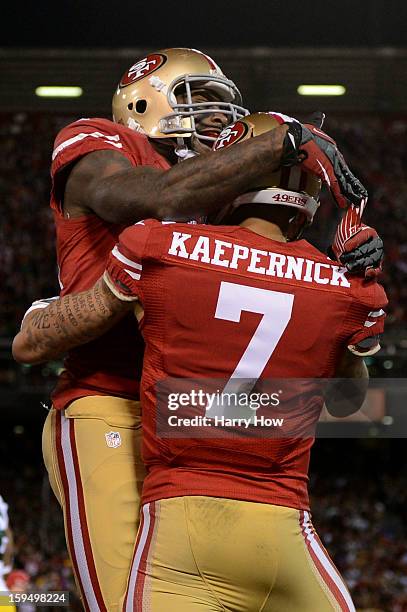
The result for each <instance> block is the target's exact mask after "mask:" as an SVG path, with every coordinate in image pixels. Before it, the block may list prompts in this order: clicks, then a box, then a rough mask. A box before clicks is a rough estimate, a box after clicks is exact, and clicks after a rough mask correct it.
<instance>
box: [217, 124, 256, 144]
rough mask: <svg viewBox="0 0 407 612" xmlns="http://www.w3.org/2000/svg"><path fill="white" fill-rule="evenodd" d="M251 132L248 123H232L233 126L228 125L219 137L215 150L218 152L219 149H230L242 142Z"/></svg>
mask: <svg viewBox="0 0 407 612" xmlns="http://www.w3.org/2000/svg"><path fill="white" fill-rule="evenodd" d="M248 131H249V127H248V125H247V124H246V123H243V122H242V121H236V123H232V125H228V126H227V127H225V129H224V130H222V131H221V133H220V134H219V136H218V139H217V141H216V142H215V144H214V145H213V150H214V151H217V150H218V149H223V148H224V147H229V146H230V145H232V144H235V143H236V142H239V140H242V138H244V137H245V136H246V134H247V132H248Z"/></svg>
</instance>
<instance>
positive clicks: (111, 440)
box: [105, 431, 122, 448]
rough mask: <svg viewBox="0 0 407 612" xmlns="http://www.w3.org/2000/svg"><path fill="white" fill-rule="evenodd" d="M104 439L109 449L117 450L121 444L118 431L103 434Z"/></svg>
mask: <svg viewBox="0 0 407 612" xmlns="http://www.w3.org/2000/svg"><path fill="white" fill-rule="evenodd" d="M105 438H106V444H107V445H108V447H109V448H118V447H119V446H120V445H121V443H122V439H121V437H120V434H119V432H118V431H109V433H107V434H105Z"/></svg>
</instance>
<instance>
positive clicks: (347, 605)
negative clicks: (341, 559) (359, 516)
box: [123, 496, 355, 612]
mask: <svg viewBox="0 0 407 612" xmlns="http://www.w3.org/2000/svg"><path fill="white" fill-rule="evenodd" d="M123 610H124V611H125V612H134V611H136V612H147V611H148V612H225V611H227V612H333V611H337V612H340V611H343V612H345V611H346V612H351V611H352V612H354V611H355V608H354V606H353V603H352V599H351V597H350V595H349V592H348V590H347V588H346V586H345V584H344V582H343V580H342V578H341V576H340V575H339V573H338V571H337V569H336V568H335V566H334V565H333V563H332V561H331V559H330V558H329V556H328V553H327V552H326V550H325V549H324V547H323V546H322V544H321V542H320V541H319V539H318V536H317V534H316V533H315V530H314V528H313V526H312V523H311V521H310V515H309V513H308V512H304V511H298V510H294V509H292V508H286V507H282V506H273V505H268V504H261V503H252V502H246V501H237V500H231V499H220V498H215V497H200V496H196V497H195V496H193V497H192V496H190V497H176V498H172V499H163V500H161V501H157V502H151V503H148V504H145V505H144V506H143V508H142V518H141V525H140V529H139V533H138V536H137V545H136V549H135V554H134V559H133V564H132V570H131V573H130V577H129V584H128V588H127V592H126V596H125V599H124V604H123Z"/></svg>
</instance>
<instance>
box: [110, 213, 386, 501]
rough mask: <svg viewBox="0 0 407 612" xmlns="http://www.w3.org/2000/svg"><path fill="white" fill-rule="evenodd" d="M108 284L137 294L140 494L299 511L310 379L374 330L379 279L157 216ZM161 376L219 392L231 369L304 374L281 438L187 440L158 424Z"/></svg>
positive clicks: (128, 233)
mask: <svg viewBox="0 0 407 612" xmlns="http://www.w3.org/2000/svg"><path fill="white" fill-rule="evenodd" d="M105 279H106V282H107V283H108V284H109V286H110V287H111V289H112V291H113V292H114V293H116V295H117V296H118V297H120V298H121V299H134V298H135V296H138V298H139V300H140V301H141V303H142V304H143V307H144V313H145V314H144V318H143V321H142V323H141V330H142V334H143V336H144V339H145V343H146V349H145V356H144V369H143V377H142V387H141V397H142V404H143V428H144V433H143V444H144V449H143V458H144V461H145V464H146V465H147V467H148V469H149V473H148V476H147V478H146V480H145V482H144V486H143V499H144V501H145V502H149V501H153V500H156V499H160V498H166V497H176V496H182V495H208V496H215V497H231V498H234V499H244V500H249V501H256V502H265V503H273V504H278V505H285V506H289V507H293V508H299V509H308V504H309V502H308V493H307V484H308V476H307V473H308V465H309V455H310V448H311V446H312V444H313V439H314V438H313V427H314V426H315V424H316V422H317V420H318V418H319V414H320V411H321V408H322V404H323V401H322V397H321V394H320V393H317V392H316V390H315V384H314V383H313V382H312V380H311V379H321V378H329V377H332V376H333V375H334V373H335V368H336V366H337V363H338V360H339V358H340V357H341V355H342V354H343V351H344V350H347V348H346V347H347V346H348V345H358V346H359V345H360V344H361V343H362V345H363V343H366V342H367V339H368V338H372V337H374V336H376V335H378V334H380V332H381V331H382V329H383V324H384V316H385V315H384V311H383V310H382V309H383V307H384V306H385V305H386V304H387V299H386V296H385V293H384V290H383V288H382V287H381V286H380V285H378V284H377V283H369V284H366V283H364V281H363V280H362V279H359V278H356V277H350V276H348V275H347V274H346V270H345V268H341V267H339V266H338V265H335V264H334V263H333V262H332V261H331V260H329V259H328V258H327V257H326V256H325V255H323V254H322V253H321V252H319V251H318V250H317V249H315V248H314V247H313V246H311V245H310V244H309V243H308V242H306V241H305V240H299V241H298V242H291V243H282V242H277V241H273V240H270V239H267V238H264V237H262V236H259V235H258V234H255V233H253V232H251V231H249V230H247V229H244V228H241V227H227V226H222V227H213V226H203V225H187V224H162V223H160V222H158V221H145V222H140V223H138V224H136V225H134V226H132V227H129V228H127V229H126V230H125V231H124V232H123V233H122V234H121V236H120V240H119V243H118V245H117V246H116V247H115V248H114V249H113V251H112V254H111V256H110V258H109V262H108V266H107V270H106V273H105ZM376 344H377V343H376ZM168 377H170V378H171V381H172V382H170V383H169V385H170V389H171V385H173V388H172V389H173V391H177V390H179V389H180V388H182V389H183V390H184V391H185V390H186V389H184V388H183V387H182V384H178V383H177V381H176V380H175V379H178V382H179V383H182V380H185V379H186V378H188V379H195V380H201V381H210V379H213V380H215V381H216V380H222V379H223V381H224V382H223V383H222V384H223V389H226V388H227V385H228V384H229V383H228V382H226V386H225V384H224V383H225V381H228V380H230V379H231V378H233V379H234V380H236V379H249V380H252V381H256V380H258V379H259V382H258V383H257V384H260V385H261V384H263V383H264V382H266V381H268V380H273V379H285V380H286V381H287V379H293V378H295V379H307V380H305V381H303V382H302V383H298V382H296V381H291V383H290V384H287V385H286V387H287V389H288V396H289V394H290V393H291V398H290V397H288V400H290V401H291V405H293V406H294V412H291V413H287V419H286V422H284V427H286V430H284V429H283V428H282V429H281V434H280V435H278V436H274V437H273V436H267V435H264V432H265V430H263V432H262V433H260V434H259V435H255V436H254V437H253V436H252V437H251V438H247V439H236V437H235V438H233V436H232V437H231V436H226V435H224V434H220V435H212V432H211V433H210V435H203V436H202V435H201V436H200V437H199V438H197V437H194V433H193V432H194V431H195V432H196V431H197V429H193V428H192V427H191V428H189V429H183V430H182V431H183V432H184V433H183V437H177V436H176V435H171V433H169V434H168V431H165V430H163V429H162V430H160V431H159V428H160V426H161V425H162V423H163V419H164V421H165V417H163V411H165V409H166V407H165V406H164V405H163V404H161V405H158V402H157V397H156V395H157V393H158V389H159V387H160V384H162V383H163V381H164V382H165V379H167V378H168ZM160 381H161V382H160ZM288 383H289V381H288ZM157 384H158V386H157ZM290 385H291V387H292V386H293V387H294V389H292V388H290ZM298 385H300V386H299V387H298ZM296 387H297V389H296ZM287 389H286V390H287ZM298 389H299V391H300V392H299V393H298V392H297V391H298ZM280 391H281V390H279V392H280ZM168 397H169V395H168ZM178 399H179V400H180V398H178ZM190 400H191V398H189V400H188V401H187V405H188V407H189V408H190V407H191V405H194V404H193V402H192V401H190ZM180 401H181V400H180ZM287 405H288V404H287ZM169 406H170V404H169V402H168V407H169ZM170 410H171V409H170ZM272 410H274V408H272ZM168 414H169V413H168ZM172 414H174V413H172ZM190 414H191V415H192V414H193V413H192V412H191V413H190ZM194 414H196V411H195V413H194ZM209 416H210V415H209ZM174 418H175V417H174ZM169 422H170V421H169V420H168V423H169ZM211 422H212V423H213V422H214V420H213V419H212V421H211ZM160 424H161V425H160ZM167 429H170V428H169V427H168V428H167ZM202 429H203V428H201V431H202ZM252 429H253V428H252ZM208 431H209V429H208ZM225 431H226V429H225ZM309 431H311V432H312V433H311V434H309V433H307V432H309ZM185 432H187V433H185ZM184 434H185V435H184Z"/></svg>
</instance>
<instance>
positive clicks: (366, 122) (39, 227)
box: [0, 114, 407, 612]
mask: <svg viewBox="0 0 407 612" xmlns="http://www.w3.org/2000/svg"><path fill="white" fill-rule="evenodd" d="M71 120H73V118H72V117H69V116H59V115H51V114H29V115H26V114H16V115H11V114H4V115H0V138H1V141H2V147H1V149H0V166H1V168H2V170H3V171H2V174H1V176H0V198H1V202H2V204H1V210H2V221H1V224H0V311H1V313H2V316H1V317H0V342H1V339H3V343H4V346H6V345H7V344H8V339H9V338H11V337H12V336H13V335H14V334H15V332H16V330H17V328H18V326H19V323H20V321H21V318H22V315H23V313H24V312H25V310H26V308H27V307H28V306H29V305H30V303H31V302H32V301H33V300H34V299H36V298H39V297H46V296H50V295H55V294H56V293H57V292H58V283H57V269H56V262H55V255H54V252H55V249H54V240H55V237H54V228H53V221H52V215H51V211H50V209H49V206H48V200H49V189H50V180H49V164H50V155H51V150H52V143H53V138H54V136H55V134H56V133H57V131H58V130H59V129H60V127H62V125H65V124H66V123H68V122H70V121H71ZM325 128H326V130H327V132H328V133H329V134H331V135H332V136H334V137H335V138H336V139H337V141H338V143H339V145H340V147H341V148H342V150H343V152H344V154H345V156H346V158H347V161H348V163H349V165H350V166H351V168H352V169H353V170H354V171H355V173H356V174H357V175H358V176H360V178H361V179H362V181H363V182H364V183H365V185H366V186H367V187H368V189H369V192H370V200H369V204H368V209H367V211H366V217H365V222H366V223H368V224H370V225H373V226H374V227H376V229H377V230H378V232H379V234H380V235H381V236H382V237H383V240H384V243H385V251H386V260H385V268H384V275H383V283H384V285H385V288H386V291H387V293H388V296H389V300H390V308H389V316H388V323H387V332H386V337H385V340H384V346H385V348H386V347H387V348H388V347H392V348H391V350H392V351H393V353H398V352H399V351H400V352H403V351H405V350H406V349H407V331H406V329H407V282H406V281H407V258H406V255H407V215H406V214H405V206H406V204H405V202H406V201H407V117H404V118H403V117H397V118H396V117H385V118H379V117H378V116H367V117H366V116H363V118H361V117H357V116H346V117H339V116H333V117H329V118H328V121H327V123H326V126H325ZM337 215H338V213H337V211H336V210H335V209H334V207H333V205H332V204H331V203H330V202H328V196H325V197H324V200H323V202H322V204H321V208H320V211H319V213H318V215H317V217H318V219H317V220H316V223H315V226H314V227H313V228H312V229H311V230H309V232H308V235H307V236H306V237H307V238H309V239H310V241H312V242H314V243H315V244H316V245H317V246H319V247H320V248H323V249H324V248H326V246H327V245H328V244H329V241H330V238H331V237H332V234H333V231H334V228H335V224H336V220H337ZM0 370H1V368H0ZM4 372H5V370H4ZM37 373H38V370H37ZM1 382H7V381H6V380H5V379H4V377H2V371H0V384H1ZM38 382H40V381H38ZM350 443H351V441H349V440H348V441H346V442H343V443H342V444H347V445H348V444H350ZM378 443H379V442H378ZM355 444H356V443H355ZM400 444H401V441H400ZM35 445H37V447H38V446H39V443H38V440H35ZM327 445H329V442H326V441H320V442H318V443H317V447H318V446H320V448H323V447H327ZM3 451H4V456H8V458H10V457H11V456H13V455H12V452H13V451H12V450H10V449H7V448H3ZM37 451H38V452H39V449H38V448H37ZM32 452H34V451H32ZM342 452H343V448H342ZM382 453H383V450H382V449H379V452H378V455H380V456H381V455H382ZM356 454H358V452H356ZM321 455H322V460H321ZM351 455H352V452H351V451H349V449H348V447H347V450H346V456H347V457H349V456H351ZM28 456H30V453H29V454H28ZM400 457H402V454H400ZM1 463H2V467H1V469H0V486H1V489H0V491H1V493H2V494H3V495H4V497H5V498H6V500H7V502H8V503H9V505H10V519H11V522H12V527H13V530H14V533H15V538H16V542H15V544H16V562H15V567H16V568H19V569H22V570H24V571H25V572H26V573H27V574H28V576H29V577H30V581H31V584H32V586H34V587H35V588H38V589H42V588H44V590H49V589H54V590H71V591H74V584H73V578H72V572H71V568H70V564H69V560H68V556H67V553H66V549H65V544H64V537H63V528H62V523H61V520H62V519H61V517H60V511H59V508H58V507H57V502H56V500H55V499H54V497H53V494H52V492H51V491H50V489H49V485H48V483H47V481H46V479H45V478H44V474H43V471H42V468H40V467H37V466H39V465H40V463H41V460H40V459H39V458H38V457H37V459H36V460H33V461H27V456H26V455H22V456H21V457H20V459H19V460H17V463H19V464H20V465H18V466H16V461H13V462H10V461H8V462H4V461H2V462H1ZM313 464H314V465H316V469H315V470H311V474H312V479H311V494H312V508H313V517H314V524H315V526H316V528H317V530H318V531H319V533H320V536H321V538H322V540H323V541H324V543H325V544H326V546H327V548H328V550H329V552H330V553H331V555H332V556H333V557H334V560H335V562H336V564H337V565H338V567H339V569H340V570H341V571H342V572H343V575H344V577H345V578H346V580H347V583H348V585H349V587H350V589H351V591H352V595H353V597H354V600H355V603H356V605H357V607H358V609H359V610H369V611H370V612H372V611H375V612H378V611H380V612H407V510H406V508H407V489H406V487H405V476H404V475H403V473H402V471H401V470H398V471H397V470H395V469H394V466H392V464H391V463H390V464H389V465H388V466H387V468H386V469H383V466H382V465H380V468H379V459H378V458H376V461H375V462H373V463H372V470H371V473H370V476H372V479H371V480H370V479H369V481H367V480H366V478H365V474H366V469H369V468H366V465H364V466H362V465H360V466H359V467H360V470H358V469H355V465H354V463H352V462H347V464H346V465H341V466H340V468H341V470H342V472H341V474H340V475H338V476H337V477H335V476H334V475H332V473H330V474H329V477H326V475H325V476H324V474H323V471H321V470H320V466H325V464H326V462H325V459H324V457H323V452H322V451H318V458H317V459H314V460H313ZM6 465H8V467H6ZM399 465H400V466H401V467H402V465H403V460H401V462H400V464H399ZM336 469H337V470H338V468H336ZM16 473H17V474H18V476H17V478H16V476H15V474H16ZM333 473H334V474H335V472H333ZM375 473H377V474H378V476H377V477H376V480H374V479H373V474H375ZM355 474H359V476H355ZM361 493H362V494H361ZM27 499H29V500H30V503H29V504H28V503H27ZM71 609H73V610H74V609H75V603H74V600H73V603H72V605H71Z"/></svg>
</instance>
